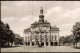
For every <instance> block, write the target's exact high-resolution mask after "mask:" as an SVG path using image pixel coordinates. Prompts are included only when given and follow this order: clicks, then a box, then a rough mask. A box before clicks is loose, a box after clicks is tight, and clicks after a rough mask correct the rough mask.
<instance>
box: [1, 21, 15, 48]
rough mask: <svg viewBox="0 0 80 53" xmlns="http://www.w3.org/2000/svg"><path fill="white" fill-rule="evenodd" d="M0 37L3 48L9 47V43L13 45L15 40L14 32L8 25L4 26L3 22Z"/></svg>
mask: <svg viewBox="0 0 80 53" xmlns="http://www.w3.org/2000/svg"><path fill="white" fill-rule="evenodd" d="M0 24H1V26H0V31H1V32H0V35H1V37H0V38H1V46H2V47H3V46H5V45H8V46H9V43H11V45H12V43H13V40H14V33H13V32H12V30H10V27H9V25H8V24H4V23H3V22H2V21H0Z"/></svg>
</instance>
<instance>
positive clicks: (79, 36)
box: [72, 22, 80, 47]
mask: <svg viewBox="0 0 80 53" xmlns="http://www.w3.org/2000/svg"><path fill="white" fill-rule="evenodd" d="M72 32H73V35H74V43H76V47H77V43H78V42H79V41H80V22H76V23H75V25H73V29H72Z"/></svg>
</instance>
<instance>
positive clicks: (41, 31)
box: [24, 7, 59, 46]
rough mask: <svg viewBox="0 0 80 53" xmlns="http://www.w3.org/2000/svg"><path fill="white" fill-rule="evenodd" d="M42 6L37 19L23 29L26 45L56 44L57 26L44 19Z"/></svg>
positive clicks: (57, 42)
mask: <svg viewBox="0 0 80 53" xmlns="http://www.w3.org/2000/svg"><path fill="white" fill-rule="evenodd" d="M44 17H45V16H44V14H43V8H42V7H41V9H40V15H39V21H38V22H37V21H35V22H34V23H32V24H31V26H30V28H27V29H25V30H24V42H25V44H26V46H58V45H59V28H58V27H57V26H56V25H54V26H51V24H50V22H48V21H44Z"/></svg>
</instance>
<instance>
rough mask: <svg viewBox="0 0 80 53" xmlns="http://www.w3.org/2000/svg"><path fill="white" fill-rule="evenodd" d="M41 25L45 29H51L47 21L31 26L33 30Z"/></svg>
mask: <svg viewBox="0 0 80 53" xmlns="http://www.w3.org/2000/svg"><path fill="white" fill-rule="evenodd" d="M40 25H42V26H44V27H50V23H49V22H47V21H44V22H34V23H33V24H31V28H35V27H39V26H40Z"/></svg>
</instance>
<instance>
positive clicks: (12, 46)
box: [1, 46, 20, 48]
mask: <svg viewBox="0 0 80 53" xmlns="http://www.w3.org/2000/svg"><path fill="white" fill-rule="evenodd" d="M14 47H20V46H9V47H8V46H6V47H1V48H14Z"/></svg>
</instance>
